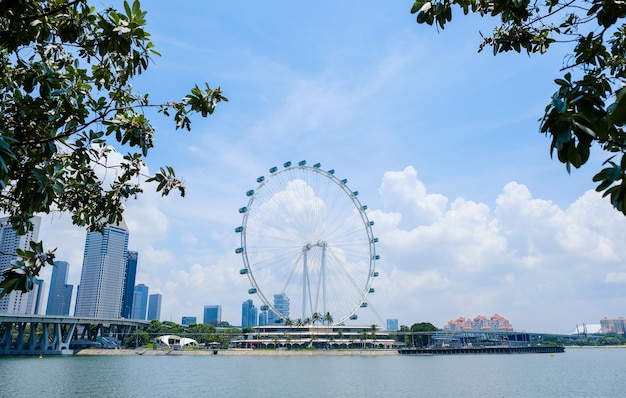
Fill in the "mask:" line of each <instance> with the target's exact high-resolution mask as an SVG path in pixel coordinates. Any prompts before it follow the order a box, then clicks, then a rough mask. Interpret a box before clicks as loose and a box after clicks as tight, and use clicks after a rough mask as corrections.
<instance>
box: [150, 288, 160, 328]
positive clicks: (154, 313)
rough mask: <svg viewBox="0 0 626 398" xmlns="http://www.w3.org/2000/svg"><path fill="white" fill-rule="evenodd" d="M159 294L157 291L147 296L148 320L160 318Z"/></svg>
mask: <svg viewBox="0 0 626 398" xmlns="http://www.w3.org/2000/svg"><path fill="white" fill-rule="evenodd" d="M162 298H163V296H161V295H160V294H159V293H155V294H151V295H150V296H149V297H148V320H149V321H153V320H155V319H156V320H157V321H159V320H161V299H162Z"/></svg>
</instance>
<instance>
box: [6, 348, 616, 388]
mask: <svg viewBox="0 0 626 398" xmlns="http://www.w3.org/2000/svg"><path fill="white" fill-rule="evenodd" d="M624 391H626V349H618V348H615V349H600V348H598V349H568V350H566V352H565V353H563V354H556V355H554V356H551V355H549V354H521V355H476V356H430V357H417V356H219V355H217V356H147V355H144V356H139V355H135V356H63V357H53V356H50V357H44V358H42V359H40V358H36V357H0V396H2V397H18V396H19V397H36V396H45V397H47V398H48V397H49V398H52V397H183V396H197V397H261V398H262V397H303V398H304V397H315V398H320V397H360V398H362V397H391V396H393V397H434V396H437V397H551V398H557V397H591V396H596V397H618V396H624Z"/></svg>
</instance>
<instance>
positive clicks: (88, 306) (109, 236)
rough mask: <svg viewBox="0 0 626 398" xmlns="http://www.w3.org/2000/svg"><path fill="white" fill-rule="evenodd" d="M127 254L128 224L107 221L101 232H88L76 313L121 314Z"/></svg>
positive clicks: (84, 315) (80, 315) (77, 314)
mask: <svg viewBox="0 0 626 398" xmlns="http://www.w3.org/2000/svg"><path fill="white" fill-rule="evenodd" d="M127 258H128V227H127V226H126V223H125V222H124V221H122V222H120V224H118V225H107V226H106V227H105V228H104V231H103V233H101V232H98V231H94V232H88V233H87V238H86V240H85V252H84V255H83V269H82V271H81V275H80V288H79V289H78V294H77V297H76V309H75V315H76V316H78V317H93V318H120V316H121V315H122V303H123V295H124V286H125V276H126V264H127Z"/></svg>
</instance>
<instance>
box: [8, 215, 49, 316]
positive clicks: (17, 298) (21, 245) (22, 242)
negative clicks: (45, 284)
mask: <svg viewBox="0 0 626 398" xmlns="http://www.w3.org/2000/svg"><path fill="white" fill-rule="evenodd" d="M31 222H32V223H33V229H32V230H31V231H29V232H27V233H26V234H25V235H18V234H17V233H16V232H15V230H14V229H13V227H11V224H10V223H9V217H3V218H0V253H3V254H1V255H0V273H2V272H4V270H6V269H7V268H9V267H11V262H12V261H13V260H15V259H16V258H17V255H16V254H15V250H16V249H22V250H29V249H30V245H29V243H30V241H37V240H38V239H39V227H40V225H41V218H40V217H33V218H32V219H31ZM1 278H2V277H1V276H0V280H1ZM41 287H42V285H39V284H38V285H37V286H36V288H37V292H35V291H34V290H33V291H30V292H27V293H22V292H15V291H14V292H11V293H9V294H7V295H6V296H4V297H2V298H1V299H0V314H25V315H32V314H34V313H35V308H34V303H35V301H36V298H35V299H34V300H33V297H32V295H35V297H36V295H37V294H38V292H40V290H39V289H40V288H41ZM29 296H31V297H30V300H29ZM29 303H31V304H30V305H29Z"/></svg>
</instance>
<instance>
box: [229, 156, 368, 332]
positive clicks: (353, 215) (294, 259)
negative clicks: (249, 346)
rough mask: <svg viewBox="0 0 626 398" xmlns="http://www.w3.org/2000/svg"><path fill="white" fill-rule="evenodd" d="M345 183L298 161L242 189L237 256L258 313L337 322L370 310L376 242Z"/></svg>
mask: <svg viewBox="0 0 626 398" xmlns="http://www.w3.org/2000/svg"><path fill="white" fill-rule="evenodd" d="M347 182H348V181H347V180H345V179H344V180H340V179H338V178H337V177H336V176H335V171H334V170H328V171H325V170H322V168H321V165H320V164H319V163H317V164H315V165H313V166H308V165H307V164H306V162H305V161H304V160H303V161H301V162H299V163H298V164H297V165H296V164H293V165H292V163H291V162H286V163H285V164H283V168H281V169H279V168H278V167H272V168H271V169H269V175H267V176H261V177H259V178H257V183H258V186H257V188H256V189H255V190H249V191H248V192H246V195H247V196H248V197H249V199H248V204H247V206H245V207H242V208H240V209H239V213H241V214H243V222H242V224H241V226H239V227H237V228H236V229H235V232H237V233H239V234H240V235H241V246H240V247H238V248H237V249H236V250H235V252H236V253H238V254H241V255H242V258H243V264H244V267H243V268H242V269H241V270H240V274H242V275H247V276H248V278H249V279H250V283H251V284H252V288H250V289H249V290H248V293H250V294H256V295H258V297H259V298H260V299H261V301H262V302H263V305H262V306H261V310H262V311H263V310H271V312H272V313H273V314H276V316H277V319H276V320H275V321H274V322H284V321H286V320H287V319H290V320H291V321H294V322H297V321H301V322H303V323H306V322H307V321H308V322H313V323H315V321H316V320H317V321H320V322H324V323H328V324H339V323H343V322H345V321H346V320H348V319H357V315H356V314H355V313H356V311H357V310H358V309H359V308H360V307H366V306H367V302H366V301H365V299H366V297H367V295H368V294H369V293H373V292H374V288H372V280H373V278H374V277H376V276H378V272H376V271H375V264H376V260H378V259H379V258H380V257H379V255H378V254H376V249H375V243H376V242H377V241H378V238H375V237H374V235H373V233H372V225H374V222H373V221H370V220H369V219H368V217H367V214H366V210H367V206H364V205H361V203H360V202H359V200H358V199H357V195H358V192H357V191H352V190H350V189H349V188H348V186H347ZM316 318H317V319H316ZM296 320H297V321H296Z"/></svg>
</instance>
